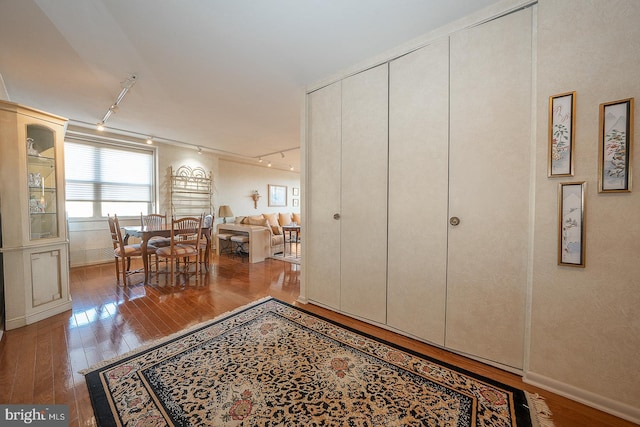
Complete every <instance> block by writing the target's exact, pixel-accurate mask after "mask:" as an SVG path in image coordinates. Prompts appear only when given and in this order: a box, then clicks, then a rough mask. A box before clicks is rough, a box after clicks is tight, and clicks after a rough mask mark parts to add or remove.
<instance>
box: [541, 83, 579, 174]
mask: <svg viewBox="0 0 640 427" xmlns="http://www.w3.org/2000/svg"><path fill="white" fill-rule="evenodd" d="M575 125H576V93H575V92H566V93H561V94H558V95H553V96H550V97H549V155H548V161H547V176H548V177H549V178H555V177H566V176H573V174H574V150H575V127H576V126H575Z"/></svg>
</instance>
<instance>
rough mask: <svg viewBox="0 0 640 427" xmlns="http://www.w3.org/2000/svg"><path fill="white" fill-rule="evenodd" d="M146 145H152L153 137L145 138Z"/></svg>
mask: <svg viewBox="0 0 640 427" xmlns="http://www.w3.org/2000/svg"><path fill="white" fill-rule="evenodd" d="M147 144H149V145H151V144H153V137H152V136H150V137H149V138H147Z"/></svg>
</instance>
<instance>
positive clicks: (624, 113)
mask: <svg viewBox="0 0 640 427" xmlns="http://www.w3.org/2000/svg"><path fill="white" fill-rule="evenodd" d="M632 152H633V98H628V99H622V100H620V101H614V102H606V103H604V104H600V136H599V148H598V192H599V193H621V192H630V191H631V157H632Z"/></svg>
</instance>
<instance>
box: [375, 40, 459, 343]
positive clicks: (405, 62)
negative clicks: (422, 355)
mask: <svg viewBox="0 0 640 427" xmlns="http://www.w3.org/2000/svg"><path fill="white" fill-rule="evenodd" d="M448 150H449V41H448V39H447V40H442V41H439V42H436V43H434V44H432V45H429V46H426V47H424V48H422V49H420V50H418V51H415V52H412V53H410V54H408V55H405V56H403V57H401V58H398V59H396V60H394V61H392V62H391V64H390V79H389V255H388V256H389V267H388V269H389V274H388V293H387V310H388V318H387V324H388V325H389V326H391V327H393V328H396V329H398V330H401V331H404V332H406V333H409V334H411V335H413V336H415V337H418V338H421V339H424V340H427V341H430V342H433V343H436V344H439V345H444V330H445V325H444V323H445V303H446V301H445V298H446V281H447V204H448V190H449V189H448Z"/></svg>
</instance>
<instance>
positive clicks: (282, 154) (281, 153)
mask: <svg viewBox="0 0 640 427" xmlns="http://www.w3.org/2000/svg"><path fill="white" fill-rule="evenodd" d="M280 155H281V156H282V158H283V159H284V153H283V152H282V151H281V152H280Z"/></svg>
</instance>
